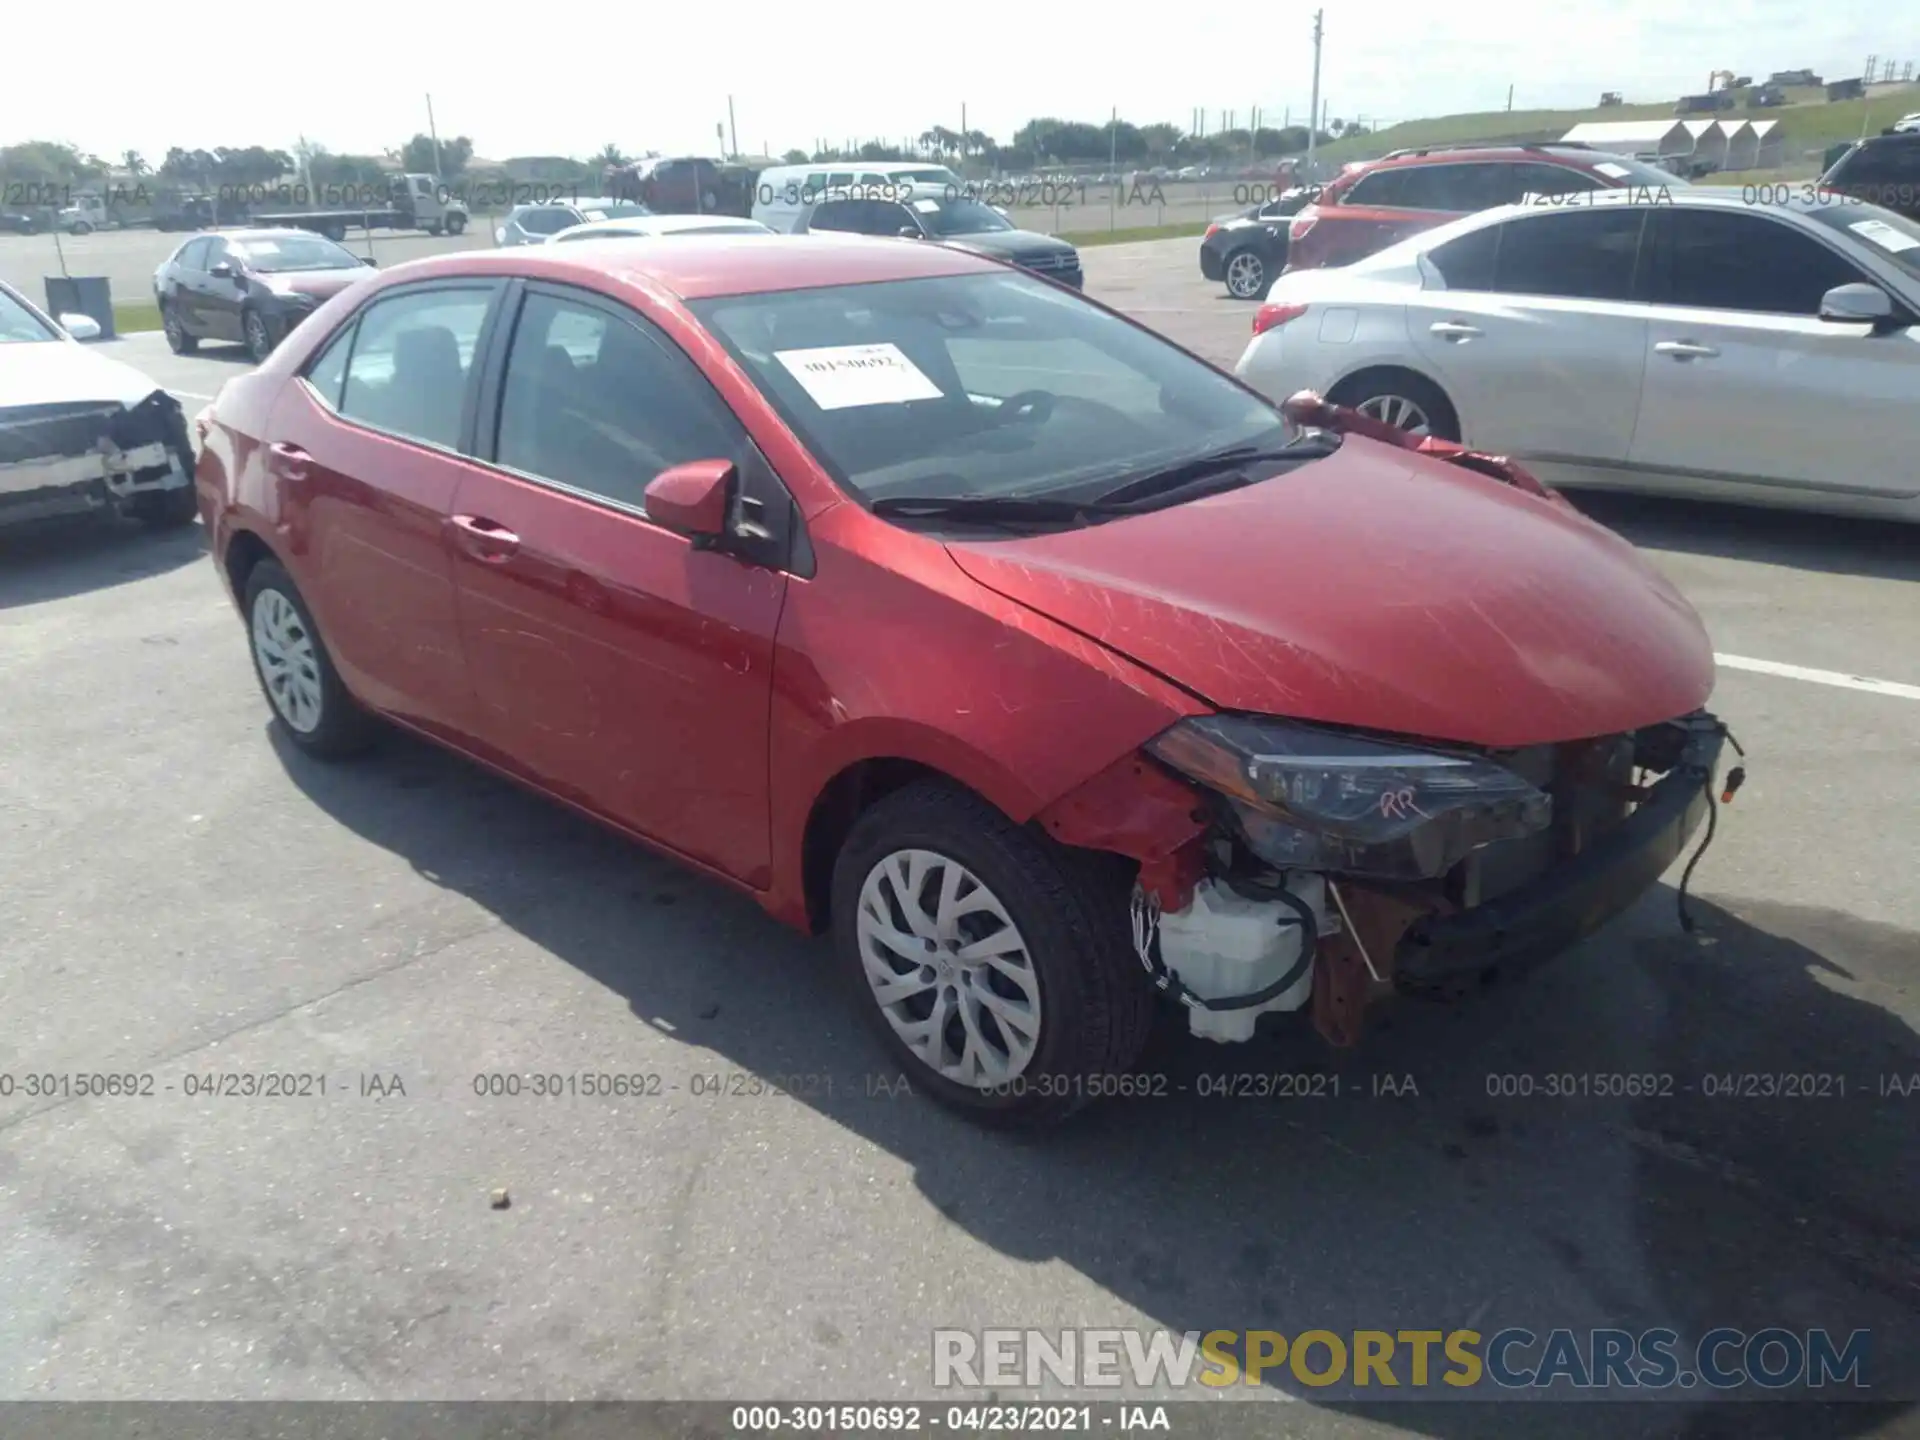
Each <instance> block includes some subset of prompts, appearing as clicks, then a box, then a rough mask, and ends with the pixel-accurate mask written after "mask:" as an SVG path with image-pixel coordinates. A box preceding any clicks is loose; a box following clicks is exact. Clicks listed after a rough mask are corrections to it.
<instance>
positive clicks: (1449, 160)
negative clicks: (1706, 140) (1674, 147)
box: [1287, 145, 1686, 271]
mask: <svg viewBox="0 0 1920 1440" xmlns="http://www.w3.org/2000/svg"><path fill="white" fill-rule="evenodd" d="M1685 183H1686V182H1685V181H1683V180H1681V179H1679V178H1678V177H1676V176H1674V175H1672V174H1670V173H1669V172H1667V171H1665V170H1661V169H1657V168H1656V167H1654V166H1652V165H1648V164H1646V163H1644V162H1642V161H1639V160H1635V159H1632V158H1631V157H1629V156H1626V155H1613V154H1610V153H1608V152H1607V151H1604V150H1593V149H1590V148H1588V147H1587V146H1584V145H1499V146H1480V147H1476V146H1460V145H1453V146H1440V147H1434V148H1431V149H1424V150H1395V151H1394V152H1393V153H1392V154H1391V155H1388V156H1386V157H1385V158H1383V159H1380V160H1376V161H1374V162H1373V163H1372V164H1369V165H1359V166H1355V167H1354V168H1353V169H1350V170H1348V171H1346V172H1345V173H1344V174H1342V175H1341V176H1340V177H1339V178H1338V179H1335V180H1332V181H1330V182H1328V184H1327V187H1326V189H1325V190H1323V191H1322V192H1321V193H1320V197H1319V198H1318V199H1317V200H1316V201H1315V202H1314V203H1313V204H1311V205H1309V206H1308V207H1307V208H1306V209H1304V210H1302V211H1301V212H1300V213H1299V214H1298V215H1296V216H1295V217H1294V219H1293V225H1292V227H1291V229H1290V230H1289V232H1288V248H1287V269H1288V270H1289V271H1292V270H1315V269H1318V268H1320V267H1321V266H1325V265H1350V264H1352V263H1353V262H1354V261H1355V260H1359V259H1362V258H1364V257H1365V256H1368V255H1371V254H1373V253H1374V252H1375V251H1376V250H1384V249H1386V248H1387V246H1389V245H1391V244H1393V243H1394V242H1395V241H1396V240H1404V239H1405V238H1406V237H1407V236H1409V235H1414V234H1418V233H1419V232H1420V231H1422V230H1430V229H1432V228H1433V227H1434V226H1435V225H1442V224H1445V223H1446V222H1447V221H1449V220H1456V219H1458V218H1459V217H1460V216H1462V215H1470V214H1472V213H1473V212H1474V211H1476V210H1489V209H1492V208H1493V207H1494V206H1496V205H1511V204H1513V203H1514V202H1516V201H1517V200H1519V199H1520V198H1521V197H1522V196H1524V195H1565V194H1568V193H1570V192H1573V191H1577V190H1615V189H1621V188H1624V187H1627V186H1642V185H1644V186H1647V187H1649V188H1657V187H1661V186H1665V187H1667V188H1669V189H1671V188H1672V187H1674V186H1676V185H1683V184H1685Z"/></svg>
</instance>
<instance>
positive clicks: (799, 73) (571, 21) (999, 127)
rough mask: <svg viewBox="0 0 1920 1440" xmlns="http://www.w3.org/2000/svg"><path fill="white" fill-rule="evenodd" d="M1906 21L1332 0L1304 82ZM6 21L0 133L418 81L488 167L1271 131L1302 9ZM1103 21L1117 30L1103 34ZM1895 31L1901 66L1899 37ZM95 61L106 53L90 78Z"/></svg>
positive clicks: (1427, 90)
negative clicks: (992, 140) (1040, 124)
mask: <svg viewBox="0 0 1920 1440" xmlns="http://www.w3.org/2000/svg"><path fill="white" fill-rule="evenodd" d="M1903 9H1905V7H1900V6H1889V5H1886V4H1885V3H1884V0H1829V3H1826V4H1823V5H1820V6H1817V7H1807V6H1801V5H1797V4H1796V5H1792V6H1789V4H1788V3H1786V0H1733V3H1727V0H1720V3H1715V4H1711V5H1697V6H1695V5H1685V4H1674V3H1672V0H1658V3H1655V0H1615V3H1613V4H1611V5H1609V6H1608V7H1606V8H1605V9H1601V8H1599V7H1581V9H1580V11H1579V12H1578V13H1577V14H1576V13H1575V12H1573V11H1570V10H1560V11H1557V12H1556V11H1554V10H1549V9H1547V8H1544V7H1540V8H1533V7H1526V8H1523V7H1520V6H1517V5H1509V4H1502V3H1471V0H1454V3H1448V4H1435V3H1414V0H1368V3H1365V4H1329V5H1327V7H1326V48H1325V58H1324V62H1323V70H1322V80H1321V84H1322V93H1323V95H1324V96H1326V97H1327V99H1329V100H1330V102H1331V104H1332V113H1333V114H1334V115H1335V116H1338V117H1341V118H1348V119H1351V118H1356V117H1361V116H1364V117H1366V118H1368V119H1370V120H1376V121H1392V120H1400V119H1410V118H1415V117H1418V116H1423V115H1435V114H1446V113H1450V112H1455V111H1462V110H1489V109H1496V110H1497V109H1500V108H1502V107H1503V106H1504V105H1505V104H1506V102H1507V87H1508V85H1509V84H1511V85H1512V86H1513V87H1514V102H1513V103H1514V106H1515V108H1518V109H1526V108H1535V107H1545V106H1553V107H1559V106H1581V105H1591V104H1593V103H1594V101H1595V100H1596V99H1597V97H1598V96H1599V94H1600V92H1601V91H1602V90H1622V91H1625V92H1626V94H1627V97H1628V98H1629V99H1652V100H1659V99H1667V98H1671V97H1673V96H1674V95H1677V94H1679V93H1681V92H1682V91H1690V90H1698V89H1702V88H1704V87H1705V85H1706V81H1707V75H1708V72H1709V71H1712V70H1714V69H1718V68H1722V67H1724V68H1729V69H1734V70H1738V71H1740V72H1741V73H1753V74H1755V75H1765V74H1766V73H1768V72H1770V71H1772V70H1776V69H1784V68H1796V67H1799V66H1803V65H1805V66H1810V67H1812V68H1814V69H1816V70H1820V71H1821V72H1823V73H1825V74H1827V75H1829V76H1833V77H1838V76H1843V75H1856V74H1858V73H1859V71H1860V66H1861V64H1862V62H1863V61H1864V60H1865V58H1866V56H1867V55H1868V54H1870V53H1875V52H1878V53H1881V54H1882V55H1887V54H1892V55H1893V57H1894V58H1896V59H1900V60H1908V59H1911V60H1915V61H1920V32H1916V31H1915V30H1914V29H1913V27H1912V25H1911V24H1903V23H1900V22H1899V21H1897V20H1896V19H1895V16H1896V14H1897V13H1899V12H1900V11H1902V10H1903ZM16 11H18V12H19V13H15V14H13V15H11V16H10V17H9V21H8V31H9V34H8V40H9V42H10V45H9V48H10V50H11V53H12V55H13V57H14V58H13V59H12V60H10V61H9V62H8V64H7V72H8V73H7V79H6V82H5V84H4V85H0V143H12V142H14V141H17V140H21V139H27V138H34V139H56V140H67V141H70V142H71V143H74V144H77V145H80V146H82V147H84V148H86V149H90V150H95V151H98V152H101V153H112V154H116V155H117V154H118V153H119V152H120V151H121V150H124V149H126V148H128V147H133V148H135V149H139V150H141V151H143V152H144V153H145V154H146V155H147V157H148V159H149V160H154V161H157V160H158V158H159V156H160V154H161V153H163V152H164V150H165V147H166V146H167V145H169V144H180V145H186V146H189V147H199V146H214V145H221V144H247V143H254V144H278V145H282V146H291V145H292V143H293V142H294V140H295V139H296V138H297V137H298V136H300V135H303V134H304V135H305V136H307V137H308V138H309V139H311V140H317V141H318V142H320V143H321V144H323V145H325V146H326V147H327V148H328V149H330V150H334V151H355V152H359V151H375V150H379V149H381V148H384V147H385V146H388V145H394V144H398V143H399V142H400V141H401V140H403V139H405V138H406V137H407V136H408V135H411V134H413V133H414V132H415V131H417V130H423V129H425V127H426V101H425V98H424V97H425V95H426V93H427V92H429V91H431V93H432V95H433V106H434V113H435V118H436V120H437V122H438V125H439V129H440V133H441V135H442V136H443V137H445V136H449V135H455V134H466V135H470V136H472V137H473V140H474V142H475V145H476V148H477V150H478V153H480V154H481V155H483V156H488V157H492V158H499V157H504V156H506V155H513V154H585V153H588V152H591V151H594V150H597V149H598V148H599V147H600V146H601V145H603V144H605V143H607V142H608V141H612V142H614V143H616V144H618V145H620V146H621V147H622V148H624V149H627V150H630V151H639V150H645V149H649V148H653V149H660V150H666V151H694V152H702V153H711V152H712V151H713V149H714V145H715V141H714V126H715V124H716V123H718V122H723V121H725V120H726V118H727V97H728V95H729V94H731V95H732V96H733V99H734V110H735V115H736V118H737V122H738V135H739V140H740V145H741V148H742V149H743V150H749V151H755V150H758V149H759V148H760V146H761V145H762V144H763V143H764V144H766V145H768V146H771V147H772V148H773V150H774V151H776V152H778V151H780V150H783V149H786V148H787V147H789V146H794V145H798V146H801V147H803V148H804V147H809V146H811V145H812V144H813V142H814V140H815V139H816V138H825V139H828V140H830V141H837V140H843V139H845V138H847V137H859V138H891V139H898V138H899V137H902V136H904V135H908V134H918V133H919V132H920V131H922V130H924V129H925V128H927V127H928V126H930V125H933V124H944V125H946V126H948V127H950V128H958V126H959V123H960V117H961V107H962V106H963V105H964V106H965V107H966V118H967V123H968V125H969V126H970V127H971V128H974V129H980V130H986V131H987V132H989V133H990V134H993V135H995V136H996V137H997V138H1000V139H1002V140H1004V139H1006V138H1007V137H1008V136H1009V135H1010V134H1011V132H1012V131H1013V129H1014V128H1015V127H1016V126H1018V125H1019V124H1021V123H1022V122H1023V121H1025V120H1027V119H1030V118H1032V117H1033V116H1035V115H1037V114H1056V115H1060V116H1063V117H1065V118H1069V119H1083V120H1093V121H1103V120H1105V118H1106V117H1107V115H1108V113H1109V111H1110V110H1111V109H1112V107H1114V106H1118V107H1119V110H1120V114H1121V115H1122V117H1123V118H1125V119H1129V120H1133V121H1135V122H1138V123H1147V122H1150V121H1155V120H1166V121H1170V122H1172V123H1174V124H1178V125H1181V126H1183V127H1184V126H1185V125H1186V124H1187V123H1188V121H1189V118H1190V116H1191V115H1192V113H1193V111H1194V109H1195V108H1196V107H1200V106H1204V107H1206V109H1207V111H1208V112H1209V116H1208V126H1209V128H1217V127H1218V124H1219V119H1220V111H1221V110H1223V109H1226V108H1232V109H1235V110H1237V111H1238V112H1239V119H1240V121H1241V123H1245V121H1246V119H1247V117H1248V115H1249V113H1250V112H1251V110H1252V108H1253V107H1254V106H1260V107H1262V109H1263V111H1264V118H1265V122H1266V123H1268V124H1274V125H1277V124H1279V123H1280V121H1281V119H1282V117H1283V116H1284V114H1285V112H1286V111H1287V110H1288V109H1289V108H1291V110H1292V112H1293V114H1294V116H1295V117H1296V118H1303V117H1304V115H1305V112H1306V108H1307V103H1308V93H1309V88H1310V84H1311V76H1312V47H1311V44H1310V40H1309V37H1310V35H1311V32H1312V26H1313V12H1312V9H1311V8H1310V7H1309V6H1305V5H1303V6H1298V7H1296V6H1289V5H1282V6H1278V7H1266V6H1256V7H1246V6H1237V5H1190V6H1184V7H1181V8H1180V9H1179V10H1177V11H1170V10H1169V9H1168V8H1166V7H1164V6H1157V5H1155V6H1149V5H1137V6H1127V7H1124V8H1123V7H1121V6H1118V5H1113V6H1100V7H1093V6H1086V5H1079V4H1071V5H1068V4H1053V5H1027V4H1021V5H1009V4H1001V3H992V0H980V3H974V4H969V5H962V6H939V7H935V6H922V7H912V6H902V5H899V4H897V3H887V4H880V3H875V0H841V3H818V0H816V3H812V4H782V5H763V4H757V3H745V4H734V5H731V6H728V7H725V8H721V7H719V6H693V5H666V6H660V7H655V6H650V5H642V6H625V5H623V6H618V7H616V6H612V5H607V4H598V3H593V0H540V3H538V4H532V5H526V4H521V5H512V6H499V7H497V8H489V9H487V10H480V9H478V8H468V9H465V10H464V11H461V10H454V9H450V8H442V7H439V6H433V7H429V6H426V5H423V4H418V3H413V4H389V5H384V6H380V5H374V6H369V5H356V4H339V3H335V4H329V5H313V4H293V5H284V6H283V5H249V6H243V7H241V8H239V9H237V10H216V11H209V12H203V13H201V14H200V15H199V16H198V18H195V19H193V20H191V21H184V20H182V19H180V18H179V16H178V13H177V12H174V11H172V10H170V8H169V7H155V6H153V5H151V4H139V5H136V4H133V3H131V0H92V3H89V4H88V6H87V9H86V16H85V25H84V27H82V28H83V33H82V35H81V36H80V37H79V38H78V40H76V38H75V36H74V34H73V31H74V29H75V26H74V23H73V13H72V12H71V11H70V10H69V9H67V8H66V7H60V6H53V5H47V4H38V5H33V4H28V5H23V6H19V7H16ZM1102 13H1105V14H1109V15H1113V16H1121V15H1130V16H1132V17H1136V18H1129V19H1118V18H1116V19H1114V20H1113V21H1111V22H1110V23H1108V24H1106V25H1104V26H1102V25H1099V24H1096V23H1095V20H1094V17H1095V16H1097V15H1100V14H1102ZM1907 13H1908V14H1909V15H1910V14H1911V12H1910V11H1908V12H1907ZM215 16H223V17H225V18H224V19H215V18H214V17H215ZM456 16H460V17H461V18H459V19H456V18H455V17H456ZM1175 16H1177V18H1173V17H1175ZM228 21H231V23H232V26H233V29H232V33H231V35H230V36H228V35H223V34H222V26H223V25H224V24H226V23H227V22H228ZM1903 42H1904V43H1906V44H1908V45H1909V46H1911V47H1912V49H1913V51H1914V53H1911V54H1908V53H1902V52H1899V51H1898V50H1897V49H1896V48H1895V47H1897V46H1898V45H1899V44H1901V43H1903ZM55 55H69V56H73V57H75V58H74V59H72V60H70V61H68V62H66V63H53V62H52V61H51V60H50V59H49V58H48V57H51V56H55ZM98 55H105V56H107V57H109V58H108V59H106V60H105V61H104V62H102V63H101V64H99V65H96V64H95V63H94V62H93V61H92V60H91V58H90V57H93V56H98ZM24 57H32V58H31V59H30V60H29V59H26V58H24Z"/></svg>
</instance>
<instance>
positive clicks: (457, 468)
mask: <svg viewBox="0 0 1920 1440" xmlns="http://www.w3.org/2000/svg"><path fill="white" fill-rule="evenodd" d="M502 288H503V287H502V285H501V284H500V282H497V281H486V280H458V281H451V280H450V281H439V282H433V283H430V284H425V285H421V286H418V287H413V286H410V287H408V288H406V289H403V290H397V291H394V292H391V293H387V294H383V295H381V296H380V297H379V298H378V299H375V300H373V301H372V302H371V303H370V304H368V305H367V306H366V307H365V308H364V309H363V310H362V311H361V312H360V313H359V315H358V317H357V318H356V319H355V320H354V321H353V322H352V323H350V324H349V325H348V326H346V327H345V328H344V329H342V330H341V331H340V332H339V333H338V334H337V335H336V336H334V338H333V339H332V340H331V341H330V342H329V343H328V344H327V345H326V346H325V347H324V348H323V349H322V350H321V351H320V353H319V354H318V355H316V356H315V357H314V359H313V360H312V361H311V362H310V363H309V364H308V366H307V367H306V368H305V369H304V370H303V371H302V375H301V379H300V381H299V382H298V383H296V384H293V385H289V386H287V387H286V389H285V390H283V391H282V392H281V396H280V398H279V399H278V400H277V401H276V402H275V403H274V407H273V413H272V415H271V416H270V417H269V419H268V424H267V434H266V437H265V438H266V440H267V442H268V450H267V455H266V456H265V457H264V463H265V465H266V467H267V471H268V473H269V475H270V476H271V477H272V479H273V486H274V493H275V496H276V499H277V501H278V504H279V507H280V516H279V518H280V519H281V521H282V523H283V524H284V525H285V526H286V528H287V531H288V534H289V537H290V547H289V548H290V549H291V551H292V554H291V555H290V557H289V559H290V563H291V565H292V567H293V569H294V579H295V580H296V582H298V584H299V585H300V587H301V590H302V592H303V593H304V594H305V596H306V598H307V602H308V603H309V604H310V605H311V606H312V607H313V609H314V613H315V618H316V619H318V621H319V622H320V629H321V632H322V633H323V634H324V635H325V636H326V639H327V644H328V647H329V649H331V651H332V652H333V658H334V662H335V664H337V665H338V666H339V668H340V672H341V674H342V675H343V676H344V677H345V679H346V681H347V685H348V688H349V689H351V690H352V691H353V693H354V694H355V695H357V696H359V697H360V699H362V700H364V701H366V702H367V703H368V704H370V705H372V706H374V707H375V708H377V709H380V710H385V711H390V712H392V713H394V714H397V715H399V716H401V717H402V718H403V719H406V720H409V721H411V722H413V723H414V724H417V725H419V726H421V727H422V728H423V729H426V730H430V731H433V732H435V733H437V734H440V735H442V736H443V737H445V738H448V739H451V740H453V741H454V742H455V743H457V744H470V743H471V740H472V735H473V729H474V708H475V706H474V699H473V689H472V683H471V681H470V680H469V679H468V676H467V670H466V663H465V659H464V657H463V656H462V654H461V650H460V639H459V635H460V627H459V618H458V614H457V612H456V608H455V604H454V591H453V573H452V565H451V554H452V551H451V547H450V545H449V543H448V538H447V533H446V525H447V517H448V516H449V515H451V514H452V513H453V500H454V491H455V489H456V488H457V486H458V484H459V481H460V475H461V473H462V471H463V470H464V469H465V468H467V467H468V466H469V465H470V463H471V462H469V461H467V460H464V459H463V458H462V457H461V455H460V454H459V451H460V449H461V447H462V444H463V441H464V438H465V436H466V435H467V434H468V432H469V430H470V427H471V424H472V411H473V408H474V398H473V397H474V394H475V393H476V390H477V387H476V386H475V385H474V384H473V383H472V377H473V376H474V373H475V370H476V368H477V366H476V359H475V357H476V355H477V353H478V352H479V350H480V346H481V337H482V335H483V334H484V332H485V329H486V322H487V318H488V315H489V312H490V308H491V305H492V303H493V301H494V299H495V297H496V296H497V295H499V294H500V293H501V290H502Z"/></svg>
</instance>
